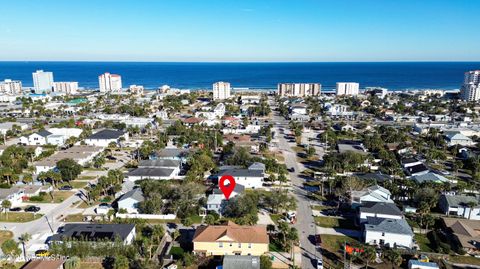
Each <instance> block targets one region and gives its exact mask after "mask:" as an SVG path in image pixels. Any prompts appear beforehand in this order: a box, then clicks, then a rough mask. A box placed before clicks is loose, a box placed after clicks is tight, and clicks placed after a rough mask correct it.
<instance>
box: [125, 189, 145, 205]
mask: <svg viewBox="0 0 480 269" xmlns="http://www.w3.org/2000/svg"><path fill="white" fill-rule="evenodd" d="M129 198H132V199H134V200H135V201H137V202H143V201H144V200H145V198H144V197H143V192H142V189H140V188H136V189H133V190H131V191H129V192H127V193H125V194H124V195H123V196H122V197H121V198H120V199H118V201H119V202H120V201H123V200H126V199H129Z"/></svg>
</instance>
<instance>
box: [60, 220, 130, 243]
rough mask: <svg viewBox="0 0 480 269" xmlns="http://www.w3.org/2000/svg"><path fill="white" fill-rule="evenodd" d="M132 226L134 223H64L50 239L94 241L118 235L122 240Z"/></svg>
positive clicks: (109, 238)
mask: <svg viewBox="0 0 480 269" xmlns="http://www.w3.org/2000/svg"><path fill="white" fill-rule="evenodd" d="M134 228H135V225H134V224H90V223H88V224H86V223H75V224H65V226H64V228H63V231H62V232H60V233H57V234H54V235H53V236H52V238H51V241H62V240H63V239H62V238H64V237H66V238H76V239H83V240H86V241H96V240H100V239H103V240H105V239H106V240H111V241H113V240H115V238H116V237H119V238H120V239H121V240H122V241H123V240H125V239H126V238H127V236H128V235H129V234H130V233H131V232H132V230H133V229H134Z"/></svg>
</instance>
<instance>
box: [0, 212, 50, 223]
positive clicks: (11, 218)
mask: <svg viewBox="0 0 480 269" xmlns="http://www.w3.org/2000/svg"><path fill="white" fill-rule="evenodd" d="M42 216H43V215H42V214H38V213H37V214H35V216H34V215H33V213H30V212H8V213H7V215H6V214H5V213H1V214H0V221H1V222H29V221H32V220H36V219H39V218H41V217H42Z"/></svg>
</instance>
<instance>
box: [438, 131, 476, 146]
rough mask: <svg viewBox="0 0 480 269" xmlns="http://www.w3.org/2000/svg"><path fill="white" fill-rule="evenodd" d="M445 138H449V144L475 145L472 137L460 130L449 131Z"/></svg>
mask: <svg viewBox="0 0 480 269" xmlns="http://www.w3.org/2000/svg"><path fill="white" fill-rule="evenodd" d="M445 139H446V140H447V143H448V146H455V145H460V146H463V147H467V146H473V145H475V142H473V140H472V139H471V138H470V137H467V136H465V135H464V134H462V133H460V132H448V133H447V134H446V135H445Z"/></svg>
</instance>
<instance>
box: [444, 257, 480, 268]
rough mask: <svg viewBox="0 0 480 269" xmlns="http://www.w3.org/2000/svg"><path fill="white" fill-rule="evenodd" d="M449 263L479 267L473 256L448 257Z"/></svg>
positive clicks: (479, 262)
mask: <svg viewBox="0 0 480 269" xmlns="http://www.w3.org/2000/svg"><path fill="white" fill-rule="evenodd" d="M449 261H450V262H453V263H463V264H471V265H477V266H480V259H479V258H475V257H473V256H460V255H458V256H453V255H452V256H450V258H449Z"/></svg>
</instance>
